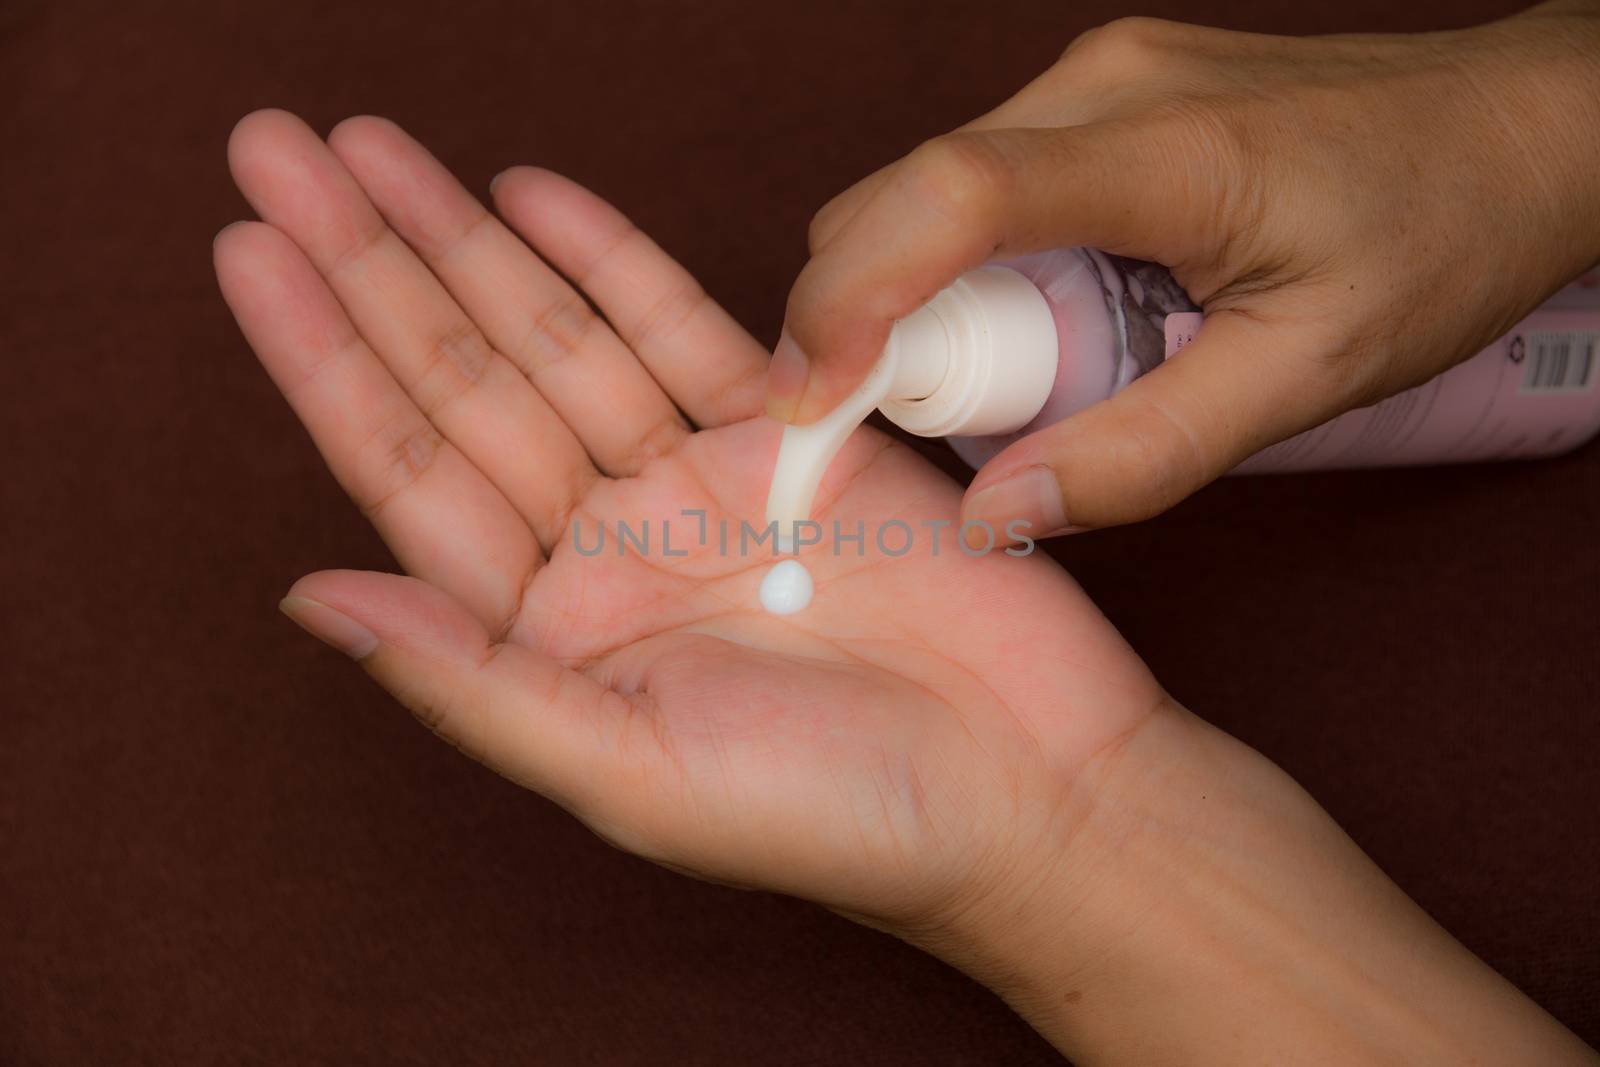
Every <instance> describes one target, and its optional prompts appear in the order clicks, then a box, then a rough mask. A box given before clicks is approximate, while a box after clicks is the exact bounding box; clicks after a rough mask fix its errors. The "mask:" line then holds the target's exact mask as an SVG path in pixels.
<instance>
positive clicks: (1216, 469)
mask: <svg viewBox="0 0 1600 1067" xmlns="http://www.w3.org/2000/svg"><path fill="white" fill-rule="evenodd" d="M1321 366H1322V364H1321V363H1318V362H1314V361H1311V360H1302V359H1299V358H1296V357H1295V356H1294V355H1293V354H1292V341H1291V340H1290V339H1289V338H1286V337H1284V336H1283V335H1282V332H1281V331H1279V330H1277V329H1274V328H1273V327H1271V326H1270V325H1266V324H1265V323H1264V322H1263V320H1262V319H1260V318H1258V317H1255V316H1249V315H1245V314H1242V313H1239V312H1234V311H1222V312H1217V313H1216V314H1213V315H1210V316H1208V317H1207V318H1206V320H1205V324H1204V325H1203V326H1202V327H1201V329H1200V332H1199V333H1198V335H1197V336H1196V337H1195V340H1194V341H1193V342H1192V343H1191V344H1189V345H1188V346H1187V347H1185V348H1184V349H1183V350H1182V352H1181V353H1179V354H1178V355H1175V356H1173V357H1172V358H1171V359H1169V360H1168V361H1167V362H1165V363H1163V364H1162V365H1161V366H1159V367H1157V368H1155V369H1154V370H1153V371H1151V372H1150V373H1149V374H1146V375H1144V376H1143V377H1142V378H1139V379H1138V380H1137V381H1135V382H1133V383H1132V384H1131V385H1129V386H1128V387H1127V388H1126V389H1124V390H1122V391H1121V392H1120V393H1118V394H1116V395H1115V396H1113V397H1111V398H1110V399H1109V400H1104V401H1102V402H1100V403H1098V404H1095V405H1094V406H1093V407H1090V408H1087V409H1085V410H1083V411H1081V412H1079V413H1078V414H1076V415H1073V416H1071V417H1070V418H1067V419H1064V420H1062V421H1061V422H1059V423H1057V424H1055V425H1054V426H1051V427H1048V428H1046V429H1044V430H1040V431H1039V432H1038V433H1035V434H1033V435H1031V436H1029V437H1025V438H1023V439H1022V440H1021V441H1018V442H1016V443H1015V444H1013V445H1011V446H1010V447H1009V448H1007V449H1006V450H1005V451H1003V452H1001V453H1000V454H999V455H997V456H995V457H994V458H993V459H991V460H990V461H989V462H988V463H987V464H985V465H984V467H983V469H982V470H981V471H979V473H978V476H977V477H976V478H974V479H973V481H972V485H971V486H970V487H969V488H968V489H967V493H966V497H965V498H964V500H963V501H962V509H961V513H962V520H963V522H978V521H982V522H984V523H987V524H988V525H989V528H990V529H992V530H994V531H996V532H997V533H1000V532H1003V531H1005V530H1006V528H1007V525H1008V524H1011V523H1016V522H1019V521H1020V522H1025V523H1028V524H1030V525H1028V526H1025V527H1020V528H1019V532H1021V533H1026V534H1027V535H1028V536H1029V537H1032V538H1040V537H1049V536H1051V535H1054V534H1059V533H1076V532H1079V531H1081V530H1087V529H1094V528H1097V527H1101V526H1114V525H1118V524H1121V523H1128V522H1137V521H1138V520H1140V519H1146V518H1149V517H1151V516H1152V515H1157V514H1159V513H1161V512H1162V511H1165V510H1166V509H1167V508H1169V507H1171V506H1172V505H1174V504H1176V503H1177V502H1178V501H1180V500H1182V499H1183V498H1184V497H1186V496H1188V495H1189V494H1190V493H1193V492H1194V491H1195V490H1197V489H1199V488H1200V487H1202V486H1204V485H1206V484H1207V483H1208V482H1210V481H1212V480H1213V479H1215V478H1217V477H1218V476H1220V475H1222V474H1224V473H1226V472H1227V471H1229V470H1231V469H1232V468H1233V467H1235V466H1237V465H1238V464H1239V463H1241V462H1243V461H1244V460H1245V459H1246V458H1248V457H1249V456H1251V455H1253V454H1254V453H1256V452H1258V451H1260V450H1261V449H1263V448H1265V447H1266V446H1268V445H1270V444H1273V443H1275V442H1277V441H1280V440H1282V439H1284V438H1286V437H1289V436H1291V435H1292V434H1295V433H1298V432H1300V431H1301V430H1305V429H1309V428H1310V427H1312V426H1315V425H1317V424H1318V423H1320V422H1323V421H1325V420H1327V419H1329V418H1332V417H1333V416H1334V415H1336V414H1338V413H1339V412H1340V411H1341V410H1343V409H1344V406H1346V405H1345V404H1344V403H1343V402H1342V398H1344V397H1348V396H1350V395H1351V394H1350V391H1349V389H1348V388H1347V387H1346V385H1345V384H1344V383H1342V382H1340V381H1339V380H1338V379H1337V378H1336V377H1335V375H1334V374H1333V372H1331V371H1324V370H1320V369H1318V368H1319V367H1321Z"/></svg>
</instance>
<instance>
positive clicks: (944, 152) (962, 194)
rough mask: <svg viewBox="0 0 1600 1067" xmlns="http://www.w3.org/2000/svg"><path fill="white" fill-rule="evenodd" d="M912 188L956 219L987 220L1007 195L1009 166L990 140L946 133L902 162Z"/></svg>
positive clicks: (925, 200) (927, 201)
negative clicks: (904, 163)
mask: <svg viewBox="0 0 1600 1067" xmlns="http://www.w3.org/2000/svg"><path fill="white" fill-rule="evenodd" d="M906 164H907V166H906V170H907V174H908V177H909V179H910V184H911V187H912V188H913V189H914V190H915V191H916V193H917V194H918V195H919V196H920V197H921V198H922V199H923V200H924V202H926V203H927V204H929V205H930V206H931V207H932V208H933V209H934V210H935V211H937V212H938V213H939V214H941V215H944V216H946V217H947V218H950V219H952V220H955V221H958V222H966V221H974V220H981V219H984V218H986V217H987V216H988V215H989V214H990V212H991V211H992V210H993V207H994V205H995V204H996V203H998V202H1000V201H1001V200H1002V199H1003V198H1004V197H1005V195H1006V190H1007V188H1008V187H1009V185H1010V183H1011V165H1010V163H1009V162H1008V161H1007V160H1006V158H1005V157H1004V155H1002V154H1001V152H1000V151H999V150H998V149H997V148H996V147H995V146H994V144H993V143H992V142H991V140H990V139H989V138H986V137H984V136H982V135H981V134H977V133H973V132H959V133H949V134H945V135H944V136H942V137H935V138H934V139H933V140H931V141H927V142H925V143H923V144H922V145H920V146H919V147H918V148H917V149H916V150H915V151H913V152H912V153H911V155H910V156H909V157H908V158H907V160H906Z"/></svg>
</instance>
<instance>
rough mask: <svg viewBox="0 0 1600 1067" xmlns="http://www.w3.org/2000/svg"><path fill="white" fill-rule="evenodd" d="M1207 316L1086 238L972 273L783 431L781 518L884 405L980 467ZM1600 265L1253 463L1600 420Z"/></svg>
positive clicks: (1404, 449)
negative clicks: (822, 411) (815, 411)
mask: <svg viewBox="0 0 1600 1067" xmlns="http://www.w3.org/2000/svg"><path fill="white" fill-rule="evenodd" d="M1200 326H1201V315H1200V313H1199V311H1198V310H1197V309H1196V308H1195V306H1194V305H1193V304H1192V303H1191V302H1190V301H1189V298H1188V296H1187V295H1186V294H1185V293H1184V292H1183V289H1182V288H1181V287H1180V286H1179V285H1178V284H1177V282H1176V281H1175V280H1174V279H1173V277H1172V275H1171V273H1170V272H1168V271H1167V269H1166V268H1165V267H1161V266H1158V265H1156V264H1154V263H1144V262H1140V261H1138V260H1131V259H1123V258H1121V257H1118V256H1111V255H1106V254H1105V253H1102V252H1097V251H1095V250H1093V249H1089V248H1067V249H1060V250H1058V251H1054V252H1042V253H1039V254H1037V255H1032V256H1026V257H1023V258H1021V259H1014V260H1009V261H1007V262H1004V263H991V264H987V265H985V266H982V267H979V268H977V269H975V270H971V271H968V272H967V273H965V274H963V275H961V277H959V278H957V279H956V280H955V281H954V282H952V283H951V284H950V285H948V286H946V287H945V288H944V289H941V290H940V291H939V292H938V293H937V294H936V295H935V296H934V298H933V299H932V300H930V301H928V303H927V304H925V305H924V306H922V307H921V308H918V309H917V310H916V311H914V312H912V313H911V314H909V315H907V316H906V317H905V318H903V319H901V320H900V321H899V322H897V323H895V325H894V328H893V329H892V330H891V331H890V332H889V340H888V342H887V343H886V344H885V345H884V349H883V352H882V354H881V355H880V356H879V357H878V362H877V363H876V364H875V365H874V366H873V368H872V370H871V372H870V373H869V374H868V375H867V377H866V379H865V380H863V381H862V382H861V384H860V385H859V386H857V387H856V389H855V391H854V392H852V393H851V394H850V395H849V396H847V397H846V398H845V399H844V400H843V401H841V402H840V403H839V405H838V406H837V407H835V408H834V409H833V410H832V411H830V412H829V413H828V414H826V415H824V416H823V417H822V418H821V419H819V420H817V421H816V422H814V423H811V424H809V425H806V426H787V427H785V428H784V431H783V437H782V438H781V440H780V442H779V445H778V456H777V460H776V463H775V465H774V468H773V476H772V485H771V488H770V489H769V490H768V494H767V520H768V521H769V522H775V523H778V524H779V525H778V528H779V530H780V531H787V530H794V529H797V527H795V526H794V525H793V524H795V523H799V522H803V521H805V520H807V519H809V518H810V515H811V505H812V502H813V499H814V497H815V495H816V491H817V486H818V485H819V484H820V483H821V481H822V476H823V473H824V472H825V471H826V470H827V469H828V465H829V464H830V463H831V462H832V461H833V457H834V456H835V455H836V454H837V453H838V451H839V449H840V448H841V447H843V445H844V443H845V441H846V440H847V439H848V438H849V437H850V434H851V433H852V432H853V431H854V430H855V428H856V426H858V425H859V424H860V423H861V420H862V419H864V418H866V417H867V416H868V415H870V414H871V413H872V412H873V410H878V411H880V412H882V413H883V415H884V416H885V417H887V418H888V419H889V420H890V421H891V422H893V423H895V424H896V425H898V426H900V427H901V428H902V429H905V430H908V431H910V432H911V433H914V434H919V435H921V436H923V437H944V438H946V439H948V440H949V442H950V444H951V447H953V448H954V449H955V450H956V452H957V453H958V454H959V455H960V456H961V457H962V458H963V459H965V460H966V461H967V462H968V463H970V464H972V465H973V466H974V467H978V466H982V465H983V464H984V463H985V462H987V461H988V460H989V459H990V457H992V456H994V455H995V454H996V453H997V452H999V451H1000V450H1001V449H1002V448H1005V447H1006V446H1007V445H1009V444H1010V443H1011V442H1013V441H1015V440H1017V439H1018V438H1020V437H1022V436H1024V435H1026V434H1030V433H1032V432H1034V431H1035V430H1039V429H1042V428H1043V427H1045V426H1049V425H1051V424H1052V423H1055V422H1059V421H1060V420H1061V419H1064V418H1066V417H1067V416H1069V415H1071V414H1073V413H1075V412H1078V411H1082V410H1083V409H1084V408H1086V407H1088V406H1089V405H1091V404H1094V403H1097V402H1098V401H1101V400H1104V399H1106V398H1107V397H1110V396H1112V395H1114V394H1115V393H1116V392H1117V391H1118V390H1120V389H1122V388H1123V387H1124V386H1126V385H1127V384H1128V383H1129V382H1131V381H1133V380H1134V379H1135V378H1137V377H1139V376H1140V375H1141V374H1145V373H1148V372H1149V371H1151V370H1153V369H1154V368H1155V367H1157V366H1158V365H1160V363H1161V362H1162V361H1163V360H1165V359H1169V358H1174V357H1176V358H1179V359H1181V358H1183V357H1182V356H1181V355H1180V354H1179V353H1180V352H1181V350H1182V348H1183V346H1184V345H1185V344H1186V343H1187V342H1188V340H1189V339H1191V338H1192V337H1193V336H1194V334H1195V332H1196V331H1197V330H1198V329H1200ZM1596 364H1600V275H1597V274H1596V273H1594V272H1591V273H1589V274H1586V275H1585V276H1584V277H1582V278H1580V279H1578V281H1576V282H1574V283H1572V284H1571V285H1570V286H1568V287H1567V288H1566V289H1563V290H1562V291H1561V292H1560V293H1558V294H1556V295H1555V296H1554V297H1552V298H1551V299H1550V300H1548V301H1547V302H1546V303H1545V304H1544V305H1543V306H1542V307H1540V308H1539V309H1538V310H1536V311H1535V312H1533V314H1531V315H1529V316H1528V317H1527V318H1526V319H1524V320H1523V321H1522V322H1520V323H1518V324H1517V326H1516V327H1515V328H1514V329H1513V330H1512V331H1511V332H1510V333H1508V334H1507V335H1506V336H1505V337H1503V338H1501V339H1500V340H1499V341H1496V342H1495V343H1494V344H1493V345H1490V346H1489V347H1488V348H1487V349H1485V350H1484V351H1483V352H1481V353H1479V354H1478V355H1476V356H1474V357H1473V358H1471V359H1469V360H1467V361H1466V362H1465V363H1461V364H1459V365H1457V366H1456V367H1454V368H1452V369H1451V370H1448V371H1446V372H1445V373H1443V374H1441V375H1439V376H1438V377H1437V378H1434V379H1433V380H1432V381H1429V382H1426V383H1424V384H1423V385H1420V386H1417V387H1416V388H1415V389H1408V390H1406V391H1405V392H1403V393H1399V394H1397V395H1395V396H1392V397H1390V398H1389V399H1387V400H1384V401H1382V402H1381V403H1377V404H1373V405H1372V406H1370V407H1365V408H1361V409H1359V410H1356V411H1351V412H1347V413H1346V414H1344V415H1341V416H1339V417H1338V418H1336V419H1333V420H1331V421H1329V422H1326V423H1324V424H1323V425H1321V426H1318V427H1315V428H1313V429H1311V430H1307V431H1306V432H1305V433H1302V434H1298V435H1296V436H1294V437H1291V438H1289V439H1288V440H1286V441H1283V442H1280V443H1279V444H1276V445H1273V446H1272V447H1271V448H1268V449H1265V450H1264V451H1262V452H1259V453H1257V454H1256V455H1254V456H1252V457H1251V458H1250V459H1248V460H1246V461H1245V462H1244V463H1242V464H1240V466H1239V467H1238V468H1237V470H1238V471H1241V472H1260V471H1283V470H1305V469H1309V468H1331V467H1367V466H1379V465H1394V464H1423V463H1456V462H1464V461H1468V460H1481V459H1510V458H1513V457H1520V456H1547V455H1554V454H1556V453H1558V452H1565V451H1568V450H1569V449H1572V448H1576V447H1577V446H1578V445H1580V444H1582V443H1583V442H1584V441H1586V440H1588V439H1589V438H1590V437H1593V436H1594V434H1595V432H1596V431H1597V430H1600V388H1596V379H1597V378H1600V367H1597V365H1596Z"/></svg>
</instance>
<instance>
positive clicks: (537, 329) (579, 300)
mask: <svg viewBox="0 0 1600 1067" xmlns="http://www.w3.org/2000/svg"><path fill="white" fill-rule="evenodd" d="M596 321H597V320H596V317H595V313H594V309H593V308H591V307H590V306H589V305H588V303H586V302H585V301H584V299H583V297H581V296H579V295H578V294H577V293H567V294H564V295H562V296H560V297H557V298H556V299H555V300H552V301H551V302H550V303H549V304H547V305H546V306H545V307H544V309H543V310H541V311H540V312H539V313H538V314H536V315H535V316H534V317H533V321H532V322H530V323H529V324H528V330H527V333H526V334H525V335H524V337H523V340H522V343H521V344H520V345H518V346H517V348H516V350H515V353H514V356H513V358H514V359H515V361H516V363H517V365H518V366H519V367H520V368H522V370H523V371H525V372H527V373H529V374H534V373H537V372H539V371H542V370H544V369H546V368H547V367H550V366H552V365H553V364H556V363H559V362H561V361H562V360H564V359H566V358H568V357H570V356H573V355H576V354H577V352H578V350H579V349H580V348H582V347H583V344H584V340H585V339H586V337H587V336H588V334H589V331H590V330H592V329H593V328H594V325H595V322H596Z"/></svg>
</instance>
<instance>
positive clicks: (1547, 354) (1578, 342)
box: [1511, 330, 1600, 393]
mask: <svg viewBox="0 0 1600 1067" xmlns="http://www.w3.org/2000/svg"><path fill="white" fill-rule="evenodd" d="M1517 341H1523V342H1524V343H1525V344H1526V345H1527V351H1526V352H1525V353H1524V354H1523V371H1522V386H1521V391H1522V392H1524V393H1576V392H1582V391H1583V390H1585V389H1588V388H1589V387H1590V386H1591V385H1593V384H1594V380H1595V370H1596V367H1595V364H1596V363H1600V330H1583V331H1576V332H1574V331H1571V330H1542V331H1539V332H1537V333H1529V334H1526V335H1525V336H1523V337H1518V338H1513V339H1512V342H1511V344H1512V358H1515V357H1516V343H1517Z"/></svg>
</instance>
